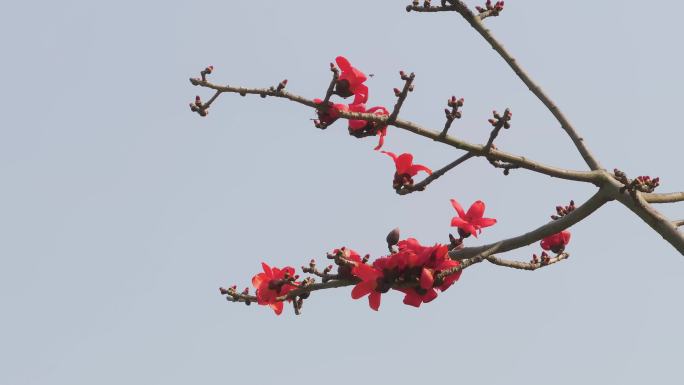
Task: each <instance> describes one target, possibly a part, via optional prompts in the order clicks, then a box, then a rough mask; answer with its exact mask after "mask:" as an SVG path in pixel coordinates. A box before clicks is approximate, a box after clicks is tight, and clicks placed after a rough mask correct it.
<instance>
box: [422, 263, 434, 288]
mask: <svg viewBox="0 0 684 385" xmlns="http://www.w3.org/2000/svg"><path fill="white" fill-rule="evenodd" d="M434 282H435V279H434V277H433V276H432V272H431V271H430V270H428V269H426V268H423V271H422V272H421V273H420V287H421V288H423V289H425V290H428V289H431V288H432V284H433V283H434Z"/></svg>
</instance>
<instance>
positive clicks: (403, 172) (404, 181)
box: [381, 151, 432, 189]
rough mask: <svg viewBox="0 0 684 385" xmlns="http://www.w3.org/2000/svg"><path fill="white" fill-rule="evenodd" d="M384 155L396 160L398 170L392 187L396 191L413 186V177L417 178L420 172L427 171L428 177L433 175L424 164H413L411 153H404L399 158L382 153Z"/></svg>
mask: <svg viewBox="0 0 684 385" xmlns="http://www.w3.org/2000/svg"><path fill="white" fill-rule="evenodd" d="M381 152H382V153H383V154H387V155H388V156H389V157H391V158H392V159H393V160H394V166H395V167H396V168H397V170H396V172H395V173H394V182H393V183H392V186H393V187H394V188H395V189H399V188H401V187H403V186H409V187H410V186H413V177H414V176H416V175H417V174H418V173H419V172H420V171H425V172H426V173H427V174H428V175H430V174H432V170H430V169H429V168H428V167H426V166H423V165H422V164H413V155H412V154H409V153H404V154H401V155H399V156H397V155H396V154H395V153H393V152H389V151H381Z"/></svg>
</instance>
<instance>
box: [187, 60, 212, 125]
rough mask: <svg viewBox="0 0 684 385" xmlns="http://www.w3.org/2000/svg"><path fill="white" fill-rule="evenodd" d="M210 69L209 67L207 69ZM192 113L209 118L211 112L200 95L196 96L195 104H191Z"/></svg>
mask: <svg viewBox="0 0 684 385" xmlns="http://www.w3.org/2000/svg"><path fill="white" fill-rule="evenodd" d="M207 68H209V67H207ZM190 111H192V112H197V113H198V114H199V116H207V114H208V113H209V110H208V109H207V108H206V106H204V104H202V99H201V98H200V96H199V95H197V96H195V102H194V103H190Z"/></svg>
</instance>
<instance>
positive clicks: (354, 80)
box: [335, 56, 368, 104]
mask: <svg viewBox="0 0 684 385" xmlns="http://www.w3.org/2000/svg"><path fill="white" fill-rule="evenodd" d="M335 62H336V63H337V66H338V67H340V70H342V73H341V74H340V77H339V78H338V79H337V83H336V84H335V93H336V94H337V95H339V96H341V97H343V98H347V97H350V96H352V95H354V103H352V104H359V103H366V102H367V101H368V86H366V85H365V84H363V82H365V81H366V80H368V77H367V76H366V74H364V73H363V72H361V71H359V70H358V69H357V68H355V67H353V66H352V65H351V64H350V63H349V60H347V58H345V57H344V56H338V57H336V58H335Z"/></svg>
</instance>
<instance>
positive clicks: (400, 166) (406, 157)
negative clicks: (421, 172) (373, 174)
mask: <svg viewBox="0 0 684 385" xmlns="http://www.w3.org/2000/svg"><path fill="white" fill-rule="evenodd" d="M395 163H396V166H397V174H399V175H401V174H407V173H408V171H409V169H410V168H411V164H413V155H411V154H409V153H404V154H401V155H399V157H398V158H397V160H396V162H395Z"/></svg>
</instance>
